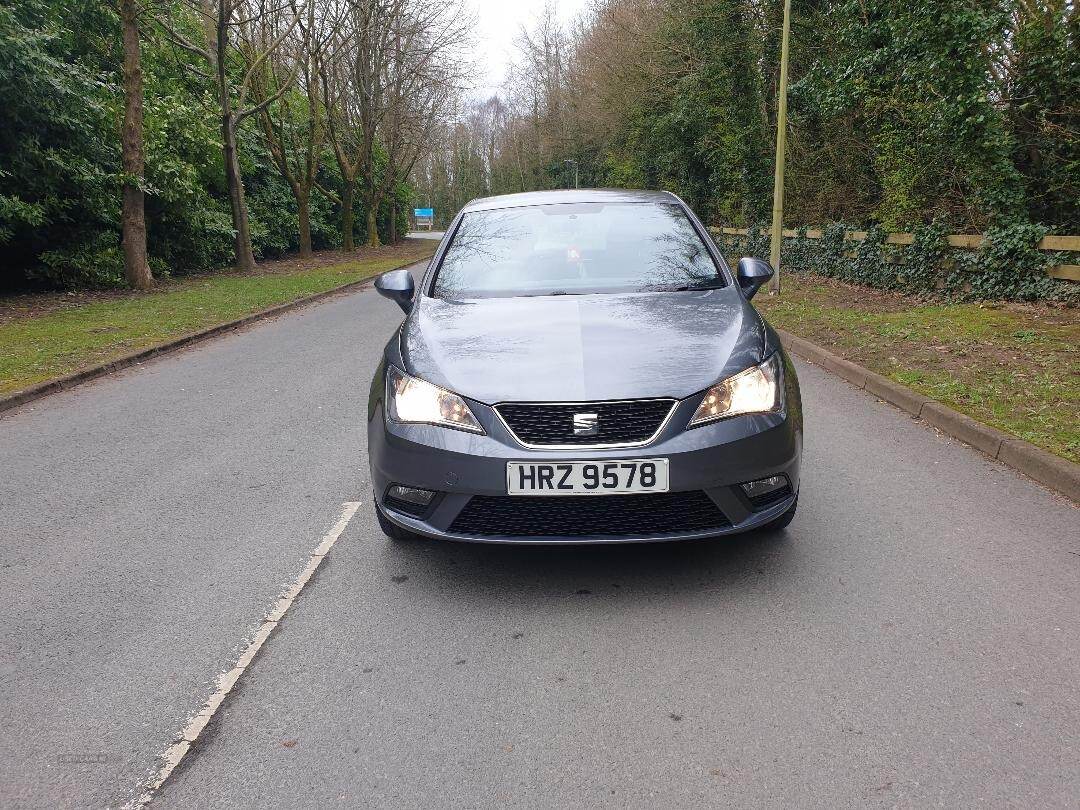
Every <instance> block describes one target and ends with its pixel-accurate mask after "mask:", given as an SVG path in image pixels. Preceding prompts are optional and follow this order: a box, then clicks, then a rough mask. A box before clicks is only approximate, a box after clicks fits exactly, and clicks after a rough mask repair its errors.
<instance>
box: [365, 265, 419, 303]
mask: <svg viewBox="0 0 1080 810" xmlns="http://www.w3.org/2000/svg"><path fill="white" fill-rule="evenodd" d="M375 289H376V290H378V291H379V294H380V295H384V296H386V297H387V298H389V299H390V300H391V301H393V302H394V303H395V304H397V305H398V306H399V307H401V308H402V309H403V310H404V311H405V312H409V311H410V310H412V300H413V295H414V294H415V292H416V283H415V282H414V281H413V277H412V273H410V272H409V271H408V270H404V269H402V270H391V271H390V272H389V273H383V274H382V275H381V276H379V277H378V278H377V279H375Z"/></svg>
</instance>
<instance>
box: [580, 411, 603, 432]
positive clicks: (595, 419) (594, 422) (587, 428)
mask: <svg viewBox="0 0 1080 810" xmlns="http://www.w3.org/2000/svg"><path fill="white" fill-rule="evenodd" d="M599 432H600V417H599V416H598V415H597V414H595V413H575V414H574V435H575V436H595V435H596V434H597V433H599Z"/></svg>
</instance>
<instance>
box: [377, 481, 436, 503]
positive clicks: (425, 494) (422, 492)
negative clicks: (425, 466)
mask: <svg viewBox="0 0 1080 810" xmlns="http://www.w3.org/2000/svg"><path fill="white" fill-rule="evenodd" d="M386 497H388V498H393V499H394V500H395V501H402V502H404V503H410V504H412V505H414V506H427V505H428V504H430V503H431V499H432V498H434V497H435V493H434V492H432V491H431V490H430V489H417V488H416V487H403V486H401V485H400V484H394V485H393V486H392V487H390V489H388V490H387V491H386Z"/></svg>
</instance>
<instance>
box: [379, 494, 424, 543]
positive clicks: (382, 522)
mask: <svg viewBox="0 0 1080 810" xmlns="http://www.w3.org/2000/svg"><path fill="white" fill-rule="evenodd" d="M375 516H376V517H377V518H378V519H379V528H380V529H382V533H383V534H385V535H386V536H387V537H389V538H390V539H391V540H393V541H394V542H395V543H412V542H413V541H415V540H422V539H423V538H422V537H421V536H420V535H418V534H416V533H415V532H410V531H409V530H408V529H403V528H401V527H400V526H398V525H397V524H396V523H394V522H392V521H391V520H390V519H389V518H387V517H386V515H384V514H383V511H382V509H380V508H379V502H378V501H376V502H375Z"/></svg>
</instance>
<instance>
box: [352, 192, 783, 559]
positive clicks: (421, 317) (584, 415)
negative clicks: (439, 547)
mask: <svg viewBox="0 0 1080 810" xmlns="http://www.w3.org/2000/svg"><path fill="white" fill-rule="evenodd" d="M771 275H772V269H771V268H770V267H769V265H768V263H767V262H764V261H762V260H760V259H752V258H746V259H742V260H740V261H739V264H738V268H737V270H736V272H735V273H732V271H731V269H730V268H729V267H728V265H727V264H726V262H725V261H724V258H723V256H722V255H721V254H720V252H719V250H718V249H717V248H716V245H715V244H714V243H713V241H712V239H711V237H710V236H709V234H708V232H707V231H706V229H705V228H704V226H703V225H702V224H701V222H700V221H699V220H698V219H697V217H696V216H694V214H693V212H692V211H691V210H690V209H689V207H688V206H687V205H686V204H685V203H683V201H682V200H680V199H679V198H678V197H676V196H675V195H673V194H669V193H665V192H644V191H617V190H575V191H549V192H535V193H528V194H511V195H506V196H499V197H489V198H485V199H480V200H474V201H473V202H471V203H469V204H468V205H467V206H465V208H464V209H462V211H461V212H460V213H459V214H458V215H457V217H456V218H455V219H454V221H453V222H452V223H451V225H450V227H449V228H448V230H447V232H446V235H445V237H444V238H443V240H442V242H441V243H440V245H439V248H438V250H437V251H436V253H435V256H434V257H433V259H432V261H431V263H430V265H429V266H428V268H427V271H426V272H425V273H424V275H423V278H422V279H421V280H420V282H419V285H414V282H413V278H412V276H411V275H410V274H409V273H408V272H407V271H405V270H395V271H392V272H390V273H386V274H384V275H382V276H380V277H379V278H378V279H377V281H376V287H377V288H378V290H379V291H380V292H381V293H382V294H383V295H386V296H387V297H389V298H391V299H392V300H394V301H396V302H397V303H398V304H399V305H400V306H401V307H402V309H404V310H405V312H406V317H405V320H404V322H403V323H402V324H401V327H400V329H398V331H397V332H396V333H395V334H394V336H393V337H392V338H391V340H390V342H389V343H388V344H387V345H386V349H385V351H384V354H383V360H382V362H381V363H380V364H379V367H378V369H376V371H375V376H374V379H373V380H372V384H371V393H370V398H369V405H368V449H369V459H370V464H371V480H372V483H373V487H374V495H375V506H376V510H377V512H378V516H379V520H380V524H381V526H382V529H383V531H384V532H385V533H386V534H387V535H388V536H389V537H391V538H393V539H395V540H411V539H415V538H417V537H427V538H438V539H445V540H463V541H472V542H484V543H522V544H567V543H624V542H643V541H659V540H682V539H690V538H705V537H716V536H721V535H727V534H734V533H737V532H745V531H748V530H752V529H761V528H772V529H779V528H783V527H785V526H787V525H788V524H789V523H790V522H791V519H792V518H793V517H794V515H795V508H796V505H797V502H798V496H799V461H800V455H801V451H802V422H803V420H802V408H801V402H800V397H799V384H798V380H797V378H796V376H795V369H794V367H793V366H792V364H791V361H790V360H789V358H788V356H787V355H786V353H785V352H784V349H783V347H782V346H781V345H780V340H779V339H778V337H777V334H776V332H775V331H774V330H773V329H772V328H771V327H770V326H769V325H768V324H766V323H765V322H764V321H763V320H762V318H761V316H760V315H759V314H758V312H757V310H755V309H754V307H753V306H751V304H750V303H749V301H750V298H751V297H752V296H753V295H754V293H755V292H756V291H757V290H758V288H759V287H761V285H762V284H764V283H765V282H766V281H767V280H768V279H769V277H770V276H771Z"/></svg>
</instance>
